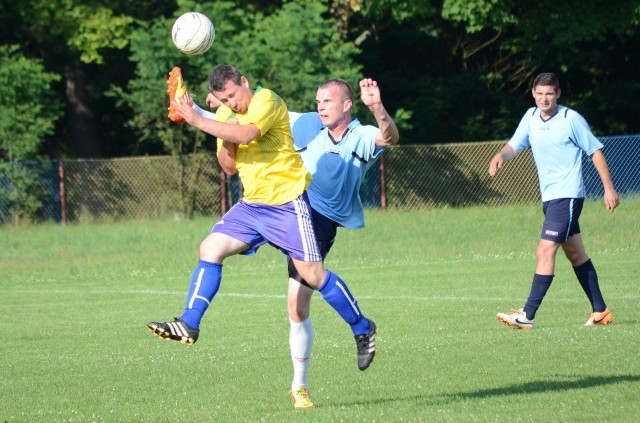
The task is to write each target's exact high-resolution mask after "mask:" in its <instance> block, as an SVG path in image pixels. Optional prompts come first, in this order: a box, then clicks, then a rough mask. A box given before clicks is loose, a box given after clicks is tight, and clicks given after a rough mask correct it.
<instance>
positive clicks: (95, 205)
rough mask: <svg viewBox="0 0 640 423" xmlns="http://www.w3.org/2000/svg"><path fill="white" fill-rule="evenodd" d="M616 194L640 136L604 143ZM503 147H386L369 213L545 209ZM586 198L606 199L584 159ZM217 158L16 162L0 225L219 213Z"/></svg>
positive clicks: (634, 187)
mask: <svg viewBox="0 0 640 423" xmlns="http://www.w3.org/2000/svg"><path fill="white" fill-rule="evenodd" d="M600 140H601V141H602V143H603V144H604V146H605V148H604V151H605V155H606V157H607V161H608V163H609V167H610V170H611V175H612V178H613V181H614V184H615V186H616V189H617V191H618V192H619V193H620V194H621V195H637V194H638V193H640V167H639V166H638V162H639V161H640V135H630V136H616V137H601V138H600ZM502 145H504V141H496V142H482V143H460V144H448V145H401V146H395V147H392V148H389V149H387V150H386V151H385V152H384V154H383V155H382V156H381V157H380V159H378V161H377V162H376V163H375V164H374V166H373V167H372V168H371V169H370V170H369V172H368V173H367V175H366V177H365V179H364V181H363V184H362V189H361V197H362V200H363V203H364V205H365V207H367V208H385V209H429V208H434V207H466V206H472V205H504V204H513V203H529V202H537V201H539V191H538V179H537V175H536V171H535V167H534V163H533V157H532V155H531V153H530V151H529V150H527V151H525V152H523V153H522V154H520V155H519V156H518V157H517V158H516V159H514V160H512V161H511V162H509V163H508V164H507V165H506V166H505V167H504V168H502V169H501V170H500V172H499V173H498V175H496V176H495V177H494V178H491V177H489V175H488V172H487V169H488V165H489V161H490V160H491V157H493V155H494V154H495V153H496V152H498V151H499V150H500V148H501V147H502ZM584 161H585V163H584V177H585V186H586V190H587V197H599V196H602V194H603V189H602V184H601V182H600V178H599V176H598V173H597V172H596V170H595V168H594V167H593V165H592V164H591V163H588V162H589V158H587V157H584ZM240 189H241V187H240V183H239V182H238V179H237V177H231V178H229V177H225V175H224V174H223V172H222V171H221V170H220V167H219V166H218V163H217V160H216V158H215V157H214V156H213V155H198V156H190V157H165V156H163V157H135V158H122V159H105V160H67V161H65V162H61V161H57V160H55V161H52V162H32V163H10V164H6V163H5V164H3V167H0V223H4V224H6V223H10V222H18V221H20V220H24V219H29V220H53V221H56V222H87V221H88V222H93V221H109V220H116V219H149V218H167V217H172V218H182V217H185V216H187V217H188V216H192V215H197V214H203V215H220V214H221V213H224V212H225V211H226V210H227V209H228V208H229V207H230V205H231V204H233V203H234V202H235V201H237V199H238V198H239V197H240Z"/></svg>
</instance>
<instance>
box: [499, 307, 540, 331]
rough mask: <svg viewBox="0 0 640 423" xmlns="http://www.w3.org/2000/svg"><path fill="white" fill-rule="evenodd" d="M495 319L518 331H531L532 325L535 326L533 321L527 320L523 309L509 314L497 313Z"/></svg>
mask: <svg viewBox="0 0 640 423" xmlns="http://www.w3.org/2000/svg"><path fill="white" fill-rule="evenodd" d="M496 317H497V318H498V320H500V321H501V322H502V323H504V324H505V325H509V326H513V327H514V328H519V329H533V325H534V324H535V320H534V319H531V320H529V319H527V315H526V314H525V312H524V309H520V310H511V311H510V312H509V313H498V314H496Z"/></svg>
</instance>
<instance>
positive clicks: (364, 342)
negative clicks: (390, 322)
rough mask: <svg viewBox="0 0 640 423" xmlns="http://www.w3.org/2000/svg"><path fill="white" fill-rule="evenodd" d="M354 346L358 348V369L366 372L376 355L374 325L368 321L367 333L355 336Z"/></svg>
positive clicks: (371, 321)
mask: <svg viewBox="0 0 640 423" xmlns="http://www.w3.org/2000/svg"><path fill="white" fill-rule="evenodd" d="M355 338H356V346H357V347H358V368H359V369H360V370H366V369H367V367H369V365H370V364H371V362H372V361H373V357H374V356H375V355H376V324H375V323H373V320H371V319H369V333H366V334H364V335H356V337H355Z"/></svg>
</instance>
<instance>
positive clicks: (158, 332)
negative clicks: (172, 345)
mask: <svg viewBox="0 0 640 423" xmlns="http://www.w3.org/2000/svg"><path fill="white" fill-rule="evenodd" d="M149 331H150V332H151V333H152V334H154V335H155V336H156V337H158V338H160V339H162V340H163V341H178V342H180V343H181V344H183V345H193V344H195V343H196V341H195V340H194V339H193V338H187V337H185V336H183V337H180V339H178V338H172V337H171V334H170V333H168V332H167V331H165V330H164V329H162V328H160V327H158V326H149Z"/></svg>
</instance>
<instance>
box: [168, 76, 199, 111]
mask: <svg viewBox="0 0 640 423" xmlns="http://www.w3.org/2000/svg"><path fill="white" fill-rule="evenodd" d="M167 92H168V93H169V108H168V110H169V115H168V116H169V119H171V120H172V121H174V122H183V121H184V118H183V117H182V116H180V115H179V114H178V112H177V111H176V109H175V108H174V107H173V105H171V102H172V101H175V102H176V103H178V104H180V102H182V101H184V102H186V103H187V104H188V105H189V106H191V105H192V104H193V100H192V99H191V94H189V90H187V87H186V86H185V85H184V80H183V79H182V71H181V70H180V68H179V67H177V66H176V67H174V68H173V69H171V72H169V79H167Z"/></svg>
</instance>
